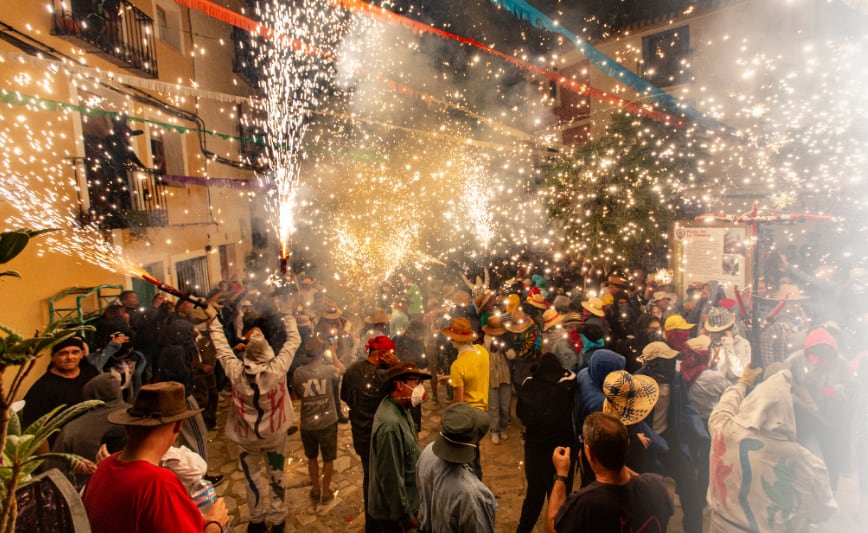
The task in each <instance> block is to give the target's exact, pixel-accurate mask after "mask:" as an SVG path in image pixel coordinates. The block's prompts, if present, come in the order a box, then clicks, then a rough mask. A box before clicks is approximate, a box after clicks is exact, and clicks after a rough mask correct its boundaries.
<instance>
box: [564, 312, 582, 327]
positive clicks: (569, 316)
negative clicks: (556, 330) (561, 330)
mask: <svg viewBox="0 0 868 533" xmlns="http://www.w3.org/2000/svg"><path fill="white" fill-rule="evenodd" d="M582 322H584V321H583V320H582V315H580V314H579V313H565V314H564V320H563V322H562V323H563V325H565V326H566V325H567V324H582Z"/></svg>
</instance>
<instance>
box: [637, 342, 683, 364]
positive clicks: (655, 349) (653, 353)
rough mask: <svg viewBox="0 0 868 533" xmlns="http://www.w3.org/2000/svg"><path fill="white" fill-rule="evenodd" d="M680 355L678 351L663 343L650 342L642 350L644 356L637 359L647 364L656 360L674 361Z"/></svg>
mask: <svg viewBox="0 0 868 533" xmlns="http://www.w3.org/2000/svg"><path fill="white" fill-rule="evenodd" d="M676 355H678V351H677V350H673V349H672V348H670V347H669V345H668V344H666V343H665V342H663V341H654V342H649V343H648V344H647V345H646V346H645V348H643V349H642V355H640V356H639V357H637V358H636V360H637V361H639V362H640V363H647V362H649V361H653V360H654V359H672V358H673V357H675V356H676Z"/></svg>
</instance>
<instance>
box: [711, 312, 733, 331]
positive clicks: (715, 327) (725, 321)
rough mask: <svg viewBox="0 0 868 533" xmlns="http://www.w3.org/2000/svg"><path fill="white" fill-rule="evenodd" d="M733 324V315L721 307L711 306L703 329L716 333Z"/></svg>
mask: <svg viewBox="0 0 868 533" xmlns="http://www.w3.org/2000/svg"><path fill="white" fill-rule="evenodd" d="M733 324H735V315H734V314H732V313H730V312H729V311H727V310H726V309H724V308H723V307H712V308H711V311H709V313H708V318H707V319H705V331H708V332H710V333H717V332H719V331H725V330H727V329H729V328H731V327H732V326H733Z"/></svg>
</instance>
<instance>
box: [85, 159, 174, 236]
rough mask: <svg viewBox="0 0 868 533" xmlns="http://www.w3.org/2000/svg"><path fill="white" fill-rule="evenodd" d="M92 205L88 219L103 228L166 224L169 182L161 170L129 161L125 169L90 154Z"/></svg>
mask: <svg viewBox="0 0 868 533" xmlns="http://www.w3.org/2000/svg"><path fill="white" fill-rule="evenodd" d="M87 188H88V194H89V198H90V209H89V210H88V212H87V213H86V214H83V217H84V218H85V222H90V221H93V222H96V223H97V225H98V226H99V227H100V228H101V229H118V228H122V229H123V228H125V229H130V230H133V231H136V230H141V229H142V228H145V227H152V226H165V225H166V224H168V222H169V216H168V211H167V207H166V195H167V190H166V184H165V182H164V181H163V177H162V175H161V174H160V172H159V171H157V170H153V169H145V168H136V167H133V166H132V165H126V166H124V167H123V169H122V170H118V169H115V168H113V167H112V166H110V165H101V164H100V162H98V161H93V160H90V159H89V158H88V161H87Z"/></svg>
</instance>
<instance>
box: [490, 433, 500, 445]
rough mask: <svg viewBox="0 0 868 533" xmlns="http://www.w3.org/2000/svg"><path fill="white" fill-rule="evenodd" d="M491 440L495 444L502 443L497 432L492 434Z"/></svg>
mask: <svg viewBox="0 0 868 533" xmlns="http://www.w3.org/2000/svg"><path fill="white" fill-rule="evenodd" d="M491 442H492V443H493V444H500V435H498V434H497V433H492V434H491Z"/></svg>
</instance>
